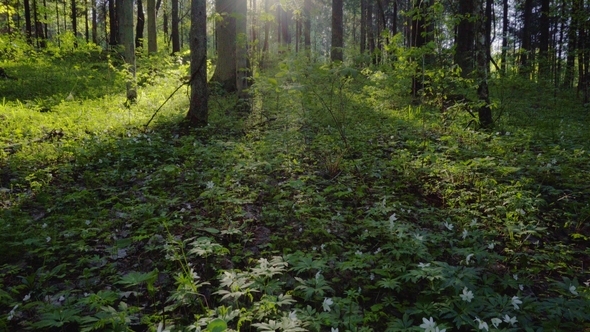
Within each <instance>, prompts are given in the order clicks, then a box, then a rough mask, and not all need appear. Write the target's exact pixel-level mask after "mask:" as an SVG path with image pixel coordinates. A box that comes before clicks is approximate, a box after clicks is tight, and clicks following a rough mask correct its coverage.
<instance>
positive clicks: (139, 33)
mask: <svg viewBox="0 0 590 332" xmlns="http://www.w3.org/2000/svg"><path fill="white" fill-rule="evenodd" d="M144 24H145V16H144V14H143V1H142V0H137V25H136V28H135V48H141V47H143V27H144Z"/></svg>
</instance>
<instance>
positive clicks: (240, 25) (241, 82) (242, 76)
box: [234, 0, 249, 97]
mask: <svg viewBox="0 0 590 332" xmlns="http://www.w3.org/2000/svg"><path fill="white" fill-rule="evenodd" d="M235 2H236V14H235V15H234V16H235V20H236V43H235V52H236V76H237V77H236V80H237V81H236V88H237V91H238V95H240V97H246V90H247V89H248V73H249V69H248V61H247V60H248V54H247V52H246V48H247V44H248V34H247V32H248V30H247V20H246V18H247V13H248V2H247V0H235Z"/></svg>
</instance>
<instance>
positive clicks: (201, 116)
mask: <svg viewBox="0 0 590 332" xmlns="http://www.w3.org/2000/svg"><path fill="white" fill-rule="evenodd" d="M206 4H207V2H206V0H191V30H190V49H191V80H190V85H191V98H190V108H189V111H188V114H187V121H188V123H189V124H190V125H191V126H195V127H203V126H206V125H207V117H208V107H207V101H208V95H209V93H208V91H207V8H206V6H207V5H206Z"/></svg>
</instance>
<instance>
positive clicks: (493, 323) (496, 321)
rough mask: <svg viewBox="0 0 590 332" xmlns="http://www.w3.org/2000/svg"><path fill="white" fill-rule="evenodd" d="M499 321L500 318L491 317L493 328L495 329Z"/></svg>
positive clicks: (500, 321)
mask: <svg viewBox="0 0 590 332" xmlns="http://www.w3.org/2000/svg"><path fill="white" fill-rule="evenodd" d="M500 323H502V320H501V319H500V318H492V325H494V328H496V329H497V328H498V325H500Z"/></svg>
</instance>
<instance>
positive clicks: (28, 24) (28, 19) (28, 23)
mask: <svg viewBox="0 0 590 332" xmlns="http://www.w3.org/2000/svg"><path fill="white" fill-rule="evenodd" d="M24 2H25V31H26V34H27V41H28V42H29V44H32V43H33V31H32V26H31V5H30V3H29V0H24Z"/></svg>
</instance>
